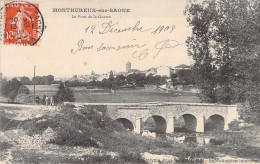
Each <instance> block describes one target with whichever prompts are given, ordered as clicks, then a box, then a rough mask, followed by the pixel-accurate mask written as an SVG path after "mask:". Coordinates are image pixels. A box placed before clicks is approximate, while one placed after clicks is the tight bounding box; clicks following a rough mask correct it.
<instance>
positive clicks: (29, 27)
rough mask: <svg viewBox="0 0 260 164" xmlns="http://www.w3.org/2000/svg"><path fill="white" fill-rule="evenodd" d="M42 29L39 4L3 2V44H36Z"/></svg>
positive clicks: (42, 22)
mask: <svg viewBox="0 0 260 164" xmlns="http://www.w3.org/2000/svg"><path fill="white" fill-rule="evenodd" d="M43 30H44V21H43V17H42V14H41V12H40V11H39V4H35V3H34V4H32V3H28V2H12V3H6V4H5V30H4V44H18V45H37V42H38V41H39V39H40V38H41V36H42V34H43Z"/></svg>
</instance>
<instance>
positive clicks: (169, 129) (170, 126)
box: [166, 117, 175, 133]
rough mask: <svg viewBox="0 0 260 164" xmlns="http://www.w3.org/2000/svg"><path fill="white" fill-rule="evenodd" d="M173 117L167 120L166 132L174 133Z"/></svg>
mask: <svg viewBox="0 0 260 164" xmlns="http://www.w3.org/2000/svg"><path fill="white" fill-rule="evenodd" d="M174 122H175V117H170V118H169V119H168V122H167V128H166V133H174Z"/></svg>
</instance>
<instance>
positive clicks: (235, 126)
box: [228, 120, 241, 131]
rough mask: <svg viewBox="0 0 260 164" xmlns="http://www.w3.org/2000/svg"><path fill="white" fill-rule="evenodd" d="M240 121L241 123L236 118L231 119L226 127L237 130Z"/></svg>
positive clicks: (239, 128)
mask: <svg viewBox="0 0 260 164" xmlns="http://www.w3.org/2000/svg"><path fill="white" fill-rule="evenodd" d="M240 123H241V121H238V120H234V121H231V122H230V123H229V124H228V128H229V129H230V130H232V131H239V130H241V127H240V126H239V124H240Z"/></svg>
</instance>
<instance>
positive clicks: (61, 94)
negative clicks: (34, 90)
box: [54, 83, 75, 104]
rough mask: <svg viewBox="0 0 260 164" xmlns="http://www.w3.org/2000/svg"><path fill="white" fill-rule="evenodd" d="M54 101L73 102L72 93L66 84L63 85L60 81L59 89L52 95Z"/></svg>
mask: <svg viewBox="0 0 260 164" xmlns="http://www.w3.org/2000/svg"><path fill="white" fill-rule="evenodd" d="M54 101H55V103H56V104H59V103H63V102H66V101H68V102H74V101H75V97H74V93H73V91H72V90H71V89H70V88H69V87H68V86H65V85H64V83H60V86H59V90H58V91H57V93H56V95H55V96H54Z"/></svg>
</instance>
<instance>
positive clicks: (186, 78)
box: [177, 69, 195, 85]
mask: <svg viewBox="0 0 260 164" xmlns="http://www.w3.org/2000/svg"><path fill="white" fill-rule="evenodd" d="M177 77H178V79H179V82H180V83H181V84H183V85H189V84H194V83H195V77H194V72H193V70H192V69H187V70H185V69H182V70H179V71H177Z"/></svg>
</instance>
